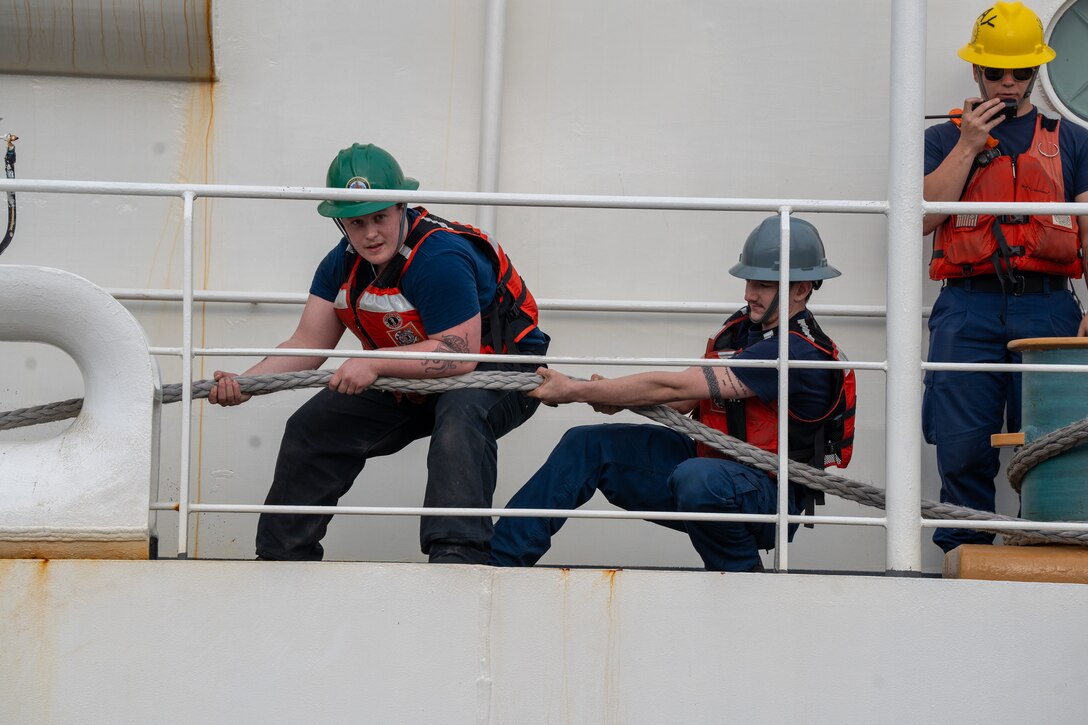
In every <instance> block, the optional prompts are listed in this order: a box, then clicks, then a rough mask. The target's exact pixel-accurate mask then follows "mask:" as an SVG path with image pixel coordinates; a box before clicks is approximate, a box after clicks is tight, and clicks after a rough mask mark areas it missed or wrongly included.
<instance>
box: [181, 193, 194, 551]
mask: <svg viewBox="0 0 1088 725" xmlns="http://www.w3.org/2000/svg"><path fill="white" fill-rule="evenodd" d="M182 199H183V200H184V202H185V210H184V225H183V227H184V228H183V231H182V257H183V265H184V267H183V268H184V274H183V280H182V290H181V471H180V473H179V474H178V558H179V559H186V558H188V556H189V475H190V472H189V463H190V459H191V458H192V451H191V448H192V440H193V438H192V427H193V201H194V200H195V199H196V194H194V193H193V192H191V191H186V192H185V193H184V194H182Z"/></svg>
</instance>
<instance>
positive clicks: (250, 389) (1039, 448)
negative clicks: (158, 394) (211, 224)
mask: <svg viewBox="0 0 1088 725" xmlns="http://www.w3.org/2000/svg"><path fill="white" fill-rule="evenodd" d="M332 375H333V371H331V370H304V371H299V372H290V373H279V374H276V375H259V376H253V377H239V378H236V380H237V382H238V385H239V387H240V388H241V390H242V392H243V393H246V394H249V395H267V394H269V393H275V392H279V391H282V390H291V389H294V388H313V387H322V386H324V385H327V384H328V382H329V379H330V378H331V377H332ZM540 382H541V378H540V376H539V375H537V374H535V373H525V372H520V373H519V372H502V371H480V372H474V373H469V374H467V375H456V376H453V377H448V378H427V379H416V380H408V379H403V378H388V377H379V378H378V379H377V380H375V381H374V384H373V385H371V387H372V388H376V389H378V390H383V391H387V392H407V393H441V392H445V391H448V390H456V389H459V388H478V389H487V390H507V391H527V390H533V389H534V388H536V387H537V386H538V385H540ZM215 384H216V383H215V381H214V380H199V381H196V382H194V383H193V385H192V397H193V399H194V400H196V399H201V398H207V397H208V392H209V391H210V390H211V389H212V387H214V386H215ZM181 397H182V386H181V384H180V383H174V384H172V385H165V386H163V391H162V401H163V402H164V403H175V402H178V401H179V400H181ZM82 405H83V400H82V399H80V398H74V399H71V400H65V401H61V402H59V403H50V404H47V405H39V406H34V407H31V408H21V409H18V410H11V411H6V412H0V430H8V429H11V428H19V427H23V426H28V425H36V424H39V423H47V422H52V421H58V420H64V419H66V418H72V417H75V416H76V415H78V414H79V410H80V408H81V407H82ZM631 411H632V412H634V413H638V414H639V415H642V416H644V417H646V418H649V419H650V420H654V421H656V422H658V423H661V424H663V425H666V426H668V427H670V428H672V429H674V430H676V431H679V432H681V433H685V434H686V435H688V436H690V437H691V438H693V439H694V440H696V441H700V442H702V443H705V444H707V445H709V446H711V447H712V448H714V449H716V450H719V451H721V452H722V453H725V454H726V455H728V456H729V457H730V458H732V459H733V460H736V461H737V462H738V463H741V464H743V465H746V466H751V467H752V468H756V469H759V470H761V471H764V472H766V473H770V474H775V473H777V471H778V456H777V455H775V454H773V453H768V452H767V451H764V450H763V449H761V448H757V447H755V446H753V445H751V444H749V443H745V442H744V441H740V440H737V439H736V438H732V437H730V436H727V435H726V434H724V433H722V432H721V431H719V430H715V429H714V428H710V427H709V426H706V425H704V424H703V423H700V422H699V421H697V420H693V419H691V418H689V417H687V416H685V415H681V414H680V413H678V412H677V411H675V410H673V409H672V408H670V407H668V406H665V405H655V406H645V407H636V408H631ZM1070 428H1073V429H1075V431H1074V432H1073V433H1070V432H1068V429H1070ZM1059 434H1060V435H1059ZM1085 440H1088V420H1085V421H1081V422H1080V423H1077V424H1074V425H1073V426H1067V428H1063V429H1060V430H1058V431H1055V432H1054V433H1051V434H1049V435H1048V436H1044V437H1043V438H1040V439H1038V440H1037V441H1033V443H1032V444H1030V445H1029V446H1025V447H1024V448H1023V449H1021V451H1020V452H1018V453H1017V456H1016V457H1015V458H1014V459H1013V463H1015V464H1016V465H1017V469H1016V472H1017V476H1018V477H1017V479H1016V480H1017V483H1018V484H1019V481H1020V480H1021V479H1022V477H1023V470H1026V469H1027V468H1030V467H1031V466H1032V465H1035V463H1037V462H1038V461H1040V460H1046V459H1047V458H1052V457H1053V456H1055V455H1057V454H1058V453H1059V452H1061V450H1066V449H1068V448H1070V447H1072V446H1074V445H1079V444H1080V443H1082V442H1084V441H1085ZM1071 441H1072V442H1071ZM1058 446H1064V447H1062V448H1059V447H1058ZM787 470H788V475H789V480H790V481H792V482H794V483H797V484H800V485H802V486H807V487H808V488H812V489H815V490H817V491H823V492H825V493H831V494H833V495H835V496H838V497H840V498H844V499H846V500H848V501H854V502H856V503H859V504H861V505H863V506H870V507H873V508H879V509H884V508H885V504H886V495H885V491H884V489H881V488H877V487H876V486H871V485H869V484H867V483H862V482H860V481H855V480H852V479H849V478H846V477H844V476H840V475H838V474H835V473H831V472H829V471H825V470H821V469H819V468H813V467H812V466H808V465H805V464H803V463H798V462H796V461H789V463H788V469H787ZM1012 476H1013V474H1012V466H1010V479H1012ZM1017 490H1019V489H1017ZM921 512H922V517H923V518H927V519H953V520H961V521H994V520H996V521H1012V522H1027V520H1026V519H1020V518H1016V517H1014V516H1003V515H1000V514H994V513H993V512H990V511H979V510H977V509H970V508H966V507H963V506H953V505H952V504H947V503H938V502H936V501H928V500H925V499H923V500H922V502H921ZM1002 536H1003V537H1004V538H1005V541H1006V543H1013V544H1043V543H1055V544H1080V545H1088V532H1082V531H1040V530H1037V529H1024V530H1020V531H1016V532H1009V533H1002Z"/></svg>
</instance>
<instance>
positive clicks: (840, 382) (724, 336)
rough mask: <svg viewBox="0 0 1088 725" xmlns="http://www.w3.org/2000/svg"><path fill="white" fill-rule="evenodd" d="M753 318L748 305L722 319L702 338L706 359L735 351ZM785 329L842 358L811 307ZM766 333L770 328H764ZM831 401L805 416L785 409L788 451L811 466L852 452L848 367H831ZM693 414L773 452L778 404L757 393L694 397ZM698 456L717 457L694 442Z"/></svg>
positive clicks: (840, 461) (852, 395)
mask: <svg viewBox="0 0 1088 725" xmlns="http://www.w3.org/2000/svg"><path fill="white" fill-rule="evenodd" d="M751 327H752V323H751V320H750V319H749V317H748V308H744V309H742V310H740V311H739V312H737V313H736V314H734V315H733V316H732V317H730V318H729V319H728V320H726V322H725V325H724V326H723V327H722V329H721V330H720V331H719V332H718V334H716V335H715V336H714V337H712V338H710V340H709V341H708V342H707V348H706V355H705V356H704V357H707V358H710V359H721V358H729V357H734V356H735V355H737V354H738V353H740V352H741V350H742V349H743V347H744V345H745V343H746V342H747V341H748V335H749V331H750V330H751ZM789 334H791V335H796V336H797V338H798V339H801V340H804V341H805V342H806V343H808V344H809V345H812V346H813V347H815V348H816V349H817V350H819V351H820V352H822V353H824V354H826V355H827V356H828V357H829V358H830V359H832V360H845V359H846V358H845V356H843V355H842V353H841V352H840V351H839V348H838V346H836V345H835V343H834V342H832V340H831V338H829V337H828V336H827V335H826V334H825V333H824V331H823V330H821V329H820V326H819V325H818V324H816V320H815V318H813V317H812V315H811V314H810V313H807V312H806V313H804V314H802V315H798V316H795V317H794V318H793V319H791V320H790V324H789ZM766 335H767V336H768V337H770V336H772V335H774V332H773V331H772V332H768V333H766ZM831 372H832V373H833V374H834V380H835V387H834V389H833V391H832V402H831V405H830V407H829V408H828V409H827V412H826V413H824V414H823V415H822V416H820V417H819V418H815V419H811V420H809V419H806V418H802V417H800V416H798V415H797V414H796V413H795V412H794V411H793V409H790V410H789V416H790V420H789V457H790V459H792V460H795V461H798V462H800V463H807V464H808V465H810V466H815V467H816V468H828V467H830V466H836V467H838V468H846V466H847V465H848V464H849V463H850V458H851V456H852V455H853V452H854V412H855V408H856V404H857V385H856V382H855V379H854V371H853V370H842V369H836V370H832V371H831ZM696 415H697V417H698V419H699V420H700V421H701V422H703V423H705V424H706V425H708V426H710V427H712V428H715V429H717V430H720V431H722V432H723V433H725V434H726V435H730V436H733V437H734V438H738V439H740V440H743V441H747V442H748V443H751V444H752V445H754V446H757V447H759V448H762V449H763V450H765V451H769V452H771V453H776V454H777V453H778V406H777V404H776V403H771V404H767V403H765V402H763V401H762V400H760V399H759V398H758V397H756V396H752V397H750V398H744V399H743V400H703V401H700V403H699V410H698V412H697V414H696ZM697 452H698V455H700V456H710V457H722V455H721V454H720V453H718V452H717V451H716V450H714V449H712V448H710V447H709V446H705V445H704V444H702V443H699V444H697Z"/></svg>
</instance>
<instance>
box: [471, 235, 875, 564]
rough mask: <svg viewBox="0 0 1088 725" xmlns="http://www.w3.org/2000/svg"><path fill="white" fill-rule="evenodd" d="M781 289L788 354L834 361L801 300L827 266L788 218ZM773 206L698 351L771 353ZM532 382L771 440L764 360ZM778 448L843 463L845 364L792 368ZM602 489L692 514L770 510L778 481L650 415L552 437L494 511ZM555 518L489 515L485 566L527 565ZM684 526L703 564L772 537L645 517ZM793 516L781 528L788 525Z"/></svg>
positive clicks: (774, 382) (774, 389) (774, 339)
mask: <svg viewBox="0 0 1088 725" xmlns="http://www.w3.org/2000/svg"><path fill="white" fill-rule="evenodd" d="M789 230H790V231H789V233H790V270H789V279H790V284H789V287H788V288H787V290H785V291H783V292H782V294H786V295H787V296H788V309H789V320H788V323H787V325H786V327H787V329H788V332H789V357H790V359H794V360H840V359H844V358H843V357H842V356H841V355H840V353H839V350H838V348H837V347H836V346H835V343H834V342H832V341H831V339H830V338H828V336H827V335H826V334H824V332H823V331H822V330H821V329H820V326H819V325H817V324H816V320H815V319H814V318H813V316H812V313H811V312H809V311H808V309H807V307H806V305H807V301H808V298H809V296H810V295H811V294H812V291H813V290H814V289H816V288H817V287H819V286H820V285H821V283H822V282H823V280H825V279H829V278H831V277H838V276H839V271H838V270H837V269H835V268H834V267H832V266H831V265H830V264H828V263H827V258H826V257H825V255H824V245H823V242H822V241H821V239H820V235H819V233H818V232H817V231H816V228H815V227H814V226H812V224H810V223H808V222H807V221H804V220H801V219H795V218H791V219H790V220H789ZM780 233H781V224H780V220H779V217H777V216H775V217H770V218H768V219H766V220H764V221H763V223H761V224H760V225H759V226H758V227H756V229H755V230H754V231H752V233H751V234H750V235H749V236H748V239H747V241H746V242H745V243H744V248H743V250H742V251H741V254H740V261H739V263H738V264H736V265H734V266H733V268H732V269H731V270H729V273H730V274H732V275H733V276H734V277H740V278H741V279H743V280H746V284H745V291H744V299H745V301H746V302H747V303H748V304H747V307H744V308H742V309H741V310H740V311H739V312H737V313H736V314H734V315H733V316H732V317H730V318H729V319H728V320H727V321H726V322H725V325H724V326H723V327H722V329H721V330H719V331H718V332H717V333H716V334H715V335H714V336H713V337H712V338H711V339H710V341H709V343H708V345H707V349H706V357H707V358H710V359H719V358H732V359H735V360H777V359H778V344H779V343H778V334H779V330H780V329H781V325H780V324H779V319H778V314H779V309H778V295H779V294H780V291H779V282H778V280H779V277H780V270H779V264H778V261H779V249H780ZM537 372H538V373H539V374H540V375H542V376H543V377H544V382H543V383H542V384H541V385H540V387H538V388H537V389H536V390H534V391H533V392H532V393H530V395H532V396H533V397H534V398H536V399H538V400H542V401H544V402H545V403H552V404H554V403H574V402H582V403H589V404H590V405H592V406H593V408H594V409H595V410H597V411H599V412H603V413H609V414H611V413H615V412H616V411H618V410H620V409H622V408H625V407H635V406H644V405H654V404H659V403H664V404H668V405H671V406H672V407H673V408H675V409H677V410H678V411H680V412H682V413H689V412H691V413H694V414H695V416H696V417H697V418H698V419H699V420H701V421H702V422H703V423H705V424H706V425H708V426H711V427H713V428H716V429H717V430H720V431H722V432H725V433H728V434H729V435H732V436H734V437H736V438H740V439H743V440H747V441H748V442H749V443H751V444H753V445H755V446H758V447H760V448H762V449H764V450H767V451H771V452H777V450H778V371H777V369H776V368H768V367H710V366H707V367H702V366H700V367H692V368H688V369H687V370H685V371H683V372H650V373H639V374H636V375H627V376H624V377H621V378H615V379H611V380H608V379H605V378H601V377H598V376H593V379H592V380H590V381H576V380H571V379H570V378H568V377H567V376H565V375H562V374H560V373H558V372H555V371H554V370H544V369H541V370H538V371H537ZM789 390H790V398H789V404H788V406H789V416H790V420H789V445H788V451H789V457H790V458H792V459H794V460H797V461H801V462H803V463H807V464H810V465H813V466H816V467H818V468H824V467H826V466H839V467H845V466H846V464H847V463H848V462H849V460H850V455H851V453H852V449H853V435H854V404H855V394H854V391H855V384H854V373H853V371H851V370H844V369H829V368H819V369H814V368H791V369H790V371H789ZM598 490H599V491H601V493H603V494H604V495H605V497H606V498H607V499H608V500H609V501H611V502H612V503H613V504H615V505H616V506H619V507H621V508H624V509H627V510H629V511H698V512H721V513H745V514H773V513H775V512H776V511H777V505H778V504H777V501H778V488H777V484H776V483H775V481H774V480H772V479H771V478H770V477H769V476H768V475H767V474H765V473H763V472H761V471H759V470H756V469H754V468H749V467H747V466H744V465H742V464H740V463H737V462H736V461H733V460H729V459H727V458H724V457H722V456H721V455H720V454H719V453H717V452H716V451H715V450H713V449H711V448H709V447H706V446H704V445H702V444H698V445H697V444H696V443H695V442H693V441H692V440H691V438H689V437H688V436H686V435H684V434H682V433H678V432H676V431H673V430H671V429H669V428H665V427H663V426H658V425H626V424H612V425H608V424H606V425H592V426H584V427H579V428H574V429H572V430H570V431H568V432H567V434H566V435H564V437H563V439H562V440H561V441H560V442H559V445H558V446H557V447H556V448H555V450H553V451H552V453H551V455H550V456H549V457H548V460H547V462H546V463H545V464H544V466H543V467H542V468H541V469H540V470H539V471H537V472H536V474H535V475H533V477H532V478H531V479H529V481H528V482H527V483H526V484H525V485H524V486H523V487H522V488H521V490H519V491H518V492H517V494H515V495H514V497H513V498H512V499H511V500H510V503H509V504H508V506H507V508H532V509H575V508H577V507H579V506H581V505H582V504H583V503H585V502H586V501H588V500H589V499H590V498H591V497H592V496H593V494H594V492H595V491H598ZM789 490H790V502H789V510H790V513H794V514H796V513H799V512H800V511H802V510H805V509H810V507H809V504H811V503H814V498H815V497H814V496H812V495H809V492H808V489H805V488H803V487H801V486H798V485H795V484H790V489H789ZM564 521H565V520H564V519H559V518H520V517H518V518H513V517H507V518H502V519H500V520H499V523H498V524H497V525H496V527H495V536H494V538H493V539H492V542H491V563H492V564H496V565H501V566H532V565H533V564H535V563H536V562H537V560H539V559H540V557H541V556H543V555H544V553H545V552H546V551H547V550H548V548H549V546H551V537H552V535H553V534H555V533H556V532H557V531H558V530H559V528H560V527H561V526H562V525H563V523H564ZM655 523H659V524H661V525H662V526H667V527H669V528H672V529H676V530H678V531H682V532H685V533H686V534H687V535H688V536H689V537H690V538H691V542H692V544H693V545H694V546H695V549H696V551H697V552H698V553H699V556H700V557H702V560H703V563H704V565H705V566H706V568H707V569H709V570H712V571H758V570H761V569H762V562H761V560H760V556H759V549H770V548H772V547H773V546H774V543H775V527H774V524H765V523H749V522H729V523H708V522H695V521H688V522H682V521H656V522H655ZM795 529H796V526H791V527H790V532H789V533H790V536H791V538H792V535H793V533H794V531H795Z"/></svg>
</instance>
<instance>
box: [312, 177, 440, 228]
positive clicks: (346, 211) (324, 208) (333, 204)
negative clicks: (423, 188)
mask: <svg viewBox="0 0 1088 725" xmlns="http://www.w3.org/2000/svg"><path fill="white" fill-rule="evenodd" d="M418 188H419V181H417V180H416V179H413V178H411V177H410V176H406V177H405V178H404V184H402V185H401V186H400V187H399V188H398V191H415V190H416V189H418ZM397 203H398V202H395V201H328V200H326V201H323V202H321V203H320V204H318V205H317V213H318V214H320V215H321V216H325V217H332V218H333V219H350V218H352V217H357V216H365V215H367V214H373V213H374V212H376V211H381V210H382V209H388V208H389V207H391V206H393V205H394V204H397Z"/></svg>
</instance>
